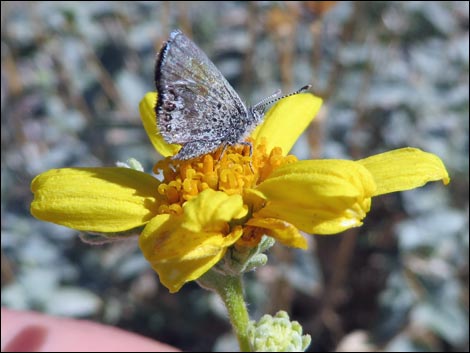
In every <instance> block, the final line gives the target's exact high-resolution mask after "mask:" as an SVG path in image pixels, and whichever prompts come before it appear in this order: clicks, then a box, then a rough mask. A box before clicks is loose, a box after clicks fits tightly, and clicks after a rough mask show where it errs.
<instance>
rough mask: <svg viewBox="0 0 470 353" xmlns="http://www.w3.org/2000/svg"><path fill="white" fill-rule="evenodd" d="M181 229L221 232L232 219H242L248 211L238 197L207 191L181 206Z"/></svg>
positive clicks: (236, 195)
mask: <svg viewBox="0 0 470 353" xmlns="http://www.w3.org/2000/svg"><path fill="white" fill-rule="evenodd" d="M183 209H184V214H185V216H186V218H185V221H184V223H183V227H184V228H186V229H187V230H189V231H191V232H195V233H197V232H201V231H203V230H205V231H209V230H214V231H221V230H223V229H224V227H225V226H226V225H227V222H230V221H231V220H232V219H240V218H242V217H244V216H245V215H246V214H247V213H248V210H247V209H246V207H245V206H243V199H242V197H241V196H240V195H238V194H235V195H231V196H229V195H227V194H226V193H224V192H220V191H215V190H212V189H207V190H204V191H203V192H201V193H200V194H199V195H198V196H197V197H196V198H194V199H192V200H190V201H188V202H186V203H185V205H184V206H183Z"/></svg>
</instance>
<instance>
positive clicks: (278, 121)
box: [252, 93, 323, 155]
mask: <svg viewBox="0 0 470 353" xmlns="http://www.w3.org/2000/svg"><path fill="white" fill-rule="evenodd" d="M322 102H323V101H322V99H321V98H319V97H316V96H314V95H313V94H311V93H301V94H296V95H293V96H290V97H287V98H284V99H281V100H280V101H279V102H278V103H277V104H276V105H275V106H274V107H272V108H271V109H270V110H269V111H268V112H267V113H266V116H265V118H264V122H263V124H261V125H260V126H258V128H257V129H255V131H254V132H253V134H252V138H253V139H254V140H255V144H256V142H258V141H261V140H262V138H264V137H265V138H266V147H267V151H268V153H269V151H271V150H272V149H273V148H274V147H281V148H282V153H283V155H287V154H288V153H289V151H290V150H291V148H292V146H293V145H294V143H295V141H297V139H298V138H299V136H300V135H301V134H302V132H304V130H305V129H306V128H307V126H308V125H309V124H310V122H311V121H312V120H313V118H314V117H315V115H316V114H317V113H318V111H319V110H320V107H321V105H322Z"/></svg>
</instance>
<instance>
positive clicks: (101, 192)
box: [31, 93, 449, 292]
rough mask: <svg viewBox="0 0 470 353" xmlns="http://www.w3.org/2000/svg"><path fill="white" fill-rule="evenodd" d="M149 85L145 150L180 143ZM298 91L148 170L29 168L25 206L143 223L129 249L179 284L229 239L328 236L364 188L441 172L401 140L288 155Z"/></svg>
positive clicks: (362, 203)
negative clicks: (341, 154) (194, 151)
mask: <svg viewBox="0 0 470 353" xmlns="http://www.w3.org/2000/svg"><path fill="white" fill-rule="evenodd" d="M155 102H156V94H155V93H148V94H147V95H146V96H145V97H144V98H143V100H142V102H141V103H140V114H141V118H142V121H143V124H144V127H145V129H146V131H147V134H148V135H149V138H150V141H151V142H152V144H153V146H154V147H155V149H156V150H157V151H158V152H160V153H161V154H162V155H163V156H165V157H170V156H172V155H174V154H176V152H177V151H178V149H179V148H180V147H179V146H177V145H169V144H167V143H166V142H165V141H164V140H163V139H162V137H161V136H160V135H159V134H158V131H157V130H156V123H155V112H154V106H155ZM321 103H322V101H321V99H320V98H317V97H315V96H314V95H312V94H310V93H302V94H298V95H295V96H291V97H288V98H285V99H283V100H281V101H280V102H279V103H277V104H276V105H275V106H274V107H273V108H272V109H271V110H270V111H269V112H268V113H267V114H266V117H265V120H264V122H263V124H261V125H260V126H259V127H258V128H257V129H256V130H255V131H254V132H253V134H252V135H251V137H250V142H251V143H252V145H253V149H252V154H251V155H250V149H249V148H248V147H247V146H244V145H240V146H232V147H228V148H227V149H226V150H225V152H224V153H223V154H222V155H220V154H221V151H220V150H218V151H215V152H214V153H211V154H207V155H204V156H201V157H199V158H196V159H193V160H189V161H175V160H172V159H171V158H165V159H163V160H161V161H159V162H157V163H156V164H155V166H154V168H153V172H154V173H155V174H157V175H160V177H155V176H152V175H149V174H146V173H144V172H141V171H137V170H133V169H130V168H121V167H112V168H65V169H55V170H50V171H47V172H45V173H43V174H41V175H39V176H37V177H36V178H35V179H34V180H33V182H32V184H31V188H32V191H33V193H34V200H33V202H32V204H31V213H32V214H33V215H34V216H35V217H37V218H39V219H41V220H44V221H49V222H53V223H57V224H61V225H64V226H67V227H70V228H74V229H78V230H82V231H88V232H99V233H112V234H114V233H119V232H124V231H129V230H132V229H134V228H139V227H143V230H142V233H141V235H140V238H139V244H140V248H141V250H142V252H143V254H144V256H145V258H146V259H147V260H148V261H149V262H150V264H151V266H152V268H153V269H154V270H155V271H156V272H157V273H158V275H159V277H160V280H161V282H162V283H163V284H164V285H165V286H166V287H167V288H168V289H169V290H170V291H171V292H176V291H178V290H179V289H180V288H181V287H182V286H183V285H184V284H185V283H186V282H188V281H192V280H196V279H198V278H200V277H201V276H202V275H203V274H205V273H206V272H207V271H208V270H209V269H211V268H212V267H213V266H214V265H215V264H216V263H217V262H219V261H220V260H221V259H222V257H223V256H224V255H225V253H226V251H227V249H228V248H230V247H232V246H236V247H238V248H253V247H256V246H257V245H258V243H259V242H260V240H261V237H262V236H263V235H264V234H266V235H269V236H271V237H273V238H274V239H276V240H277V241H279V242H280V243H282V244H284V245H287V246H291V247H296V248H301V249H305V248H307V240H306V239H305V238H304V236H303V235H302V234H301V233H300V231H303V232H306V233H311V234H334V233H338V232H341V231H344V230H346V229H348V228H351V227H357V226H360V225H361V224H362V220H363V218H364V217H365V216H366V214H367V212H368V211H369V209H370V207H371V199H372V197H374V196H378V195H382V194H386V193H390V192H395V191H401V190H408V189H413V188H416V187H419V186H422V185H424V184H425V183H427V182H429V181H436V180H442V181H443V182H444V183H445V184H447V183H448V182H449V176H448V174H447V171H446V169H445V167H444V165H443V163H442V161H441V160H440V159H439V158H438V157H437V156H435V155H433V154H430V153H426V152H423V151H420V150H418V149H415V148H403V149H398V150H394V151H390V152H386V153H382V154H378V155H375V156H372V157H369V158H365V159H362V160H359V161H349V160H306V161H298V160H297V159H296V157H294V156H292V155H287V153H288V152H289V150H290V149H291V147H292V146H293V144H294V142H295V141H296V139H297V138H298V136H299V135H300V134H301V133H302V132H303V131H304V130H305V128H306V127H307V125H308V124H309V123H310V122H311V120H312V119H313V118H314V116H315V115H316V113H317V112H318V110H319V109H320V106H321Z"/></svg>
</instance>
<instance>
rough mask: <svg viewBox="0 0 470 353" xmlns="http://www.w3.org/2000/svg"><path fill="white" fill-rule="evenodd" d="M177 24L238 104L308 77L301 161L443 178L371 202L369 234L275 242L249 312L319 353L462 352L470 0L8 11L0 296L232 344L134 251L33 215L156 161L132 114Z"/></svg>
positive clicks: (218, 311) (252, 280)
mask: <svg viewBox="0 0 470 353" xmlns="http://www.w3.org/2000/svg"><path fill="white" fill-rule="evenodd" d="M175 28H180V29H182V30H183V31H184V32H185V33H186V35H187V36H189V37H191V38H193V39H194V41H195V42H196V43H197V44H198V45H199V46H200V47H201V48H202V49H203V50H204V51H205V52H206V53H207V55H208V56H209V57H210V58H211V59H212V60H213V61H214V63H215V64H216V66H217V67H218V68H220V70H221V71H222V73H223V74H224V75H225V76H226V77H227V79H228V80H229V81H230V82H231V83H232V84H233V86H234V87H235V89H236V90H237V91H238V92H239V94H240V95H241V97H242V98H243V99H244V100H245V101H246V102H247V103H255V102H257V101H258V100H259V99H260V98H263V97H265V96H267V95H269V94H271V93H273V92H274V91H275V90H276V89H277V88H281V89H282V90H283V91H284V92H289V91H291V90H295V89H298V88H299V87H301V86H303V85H305V84H308V83H310V84H312V85H313V91H314V92H315V93H316V94H317V95H318V96H321V97H323V99H324V101H325V104H324V108H323V109H322V111H321V113H320V114H319V116H318V117H317V118H316V120H315V121H314V123H313V124H312V125H311V126H310V127H309V129H308V130H307V131H306V133H305V134H304V135H303V136H302V137H301V138H300V139H299V141H298V143H297V144H296V146H295V147H294V150H293V153H295V154H296V155H297V156H298V157H299V158H300V159H311V158H342V159H359V158H362V157H366V156H369V155H373V154H376V153H380V152H384V151H387V150H391V149H395V148H399V147H405V146H412V147H418V148H421V149H423V150H425V151H428V152H432V153H435V154H436V155H438V156H439V157H441V158H442V160H443V161H444V163H445V165H446V166H447V168H448V171H449V174H450V176H451V179H452V181H451V183H450V184H449V185H448V186H447V187H445V186H444V185H443V184H442V183H431V184H429V185H427V186H426V187H424V188H420V189H417V190H413V191H408V192H403V193H395V194H391V195H386V196H381V197H378V198H374V200H373V204H372V210H371V212H370V213H369V215H368V216H367V218H366V219H365V223H364V225H363V226H362V227H361V228H357V229H352V230H350V231H347V232H345V233H342V234H339V235H334V236H323V237H320V236H312V237H310V239H311V246H310V249H309V250H308V251H296V250H292V249H287V248H284V247H281V246H279V247H278V246H276V247H274V248H273V249H271V251H270V252H269V263H268V265H267V266H265V267H263V268H260V269H258V271H257V272H256V273H251V274H250V275H248V276H247V278H246V292H247V298H248V299H247V300H248V302H249V310H250V313H251V316H252V318H256V319H258V318H259V317H260V316H261V315H263V314H265V313H270V314H275V313H276V312H277V311H278V310H281V309H283V310H286V311H288V312H289V313H290V314H291V318H292V319H294V320H297V321H299V322H300V323H301V324H302V326H303V328H304V331H305V332H307V333H309V334H311V335H312V344H311V346H310V350H311V351H449V352H451V351H468V349H469V346H468V345H469V337H468V335H469V333H468V329H469V327H468V313H469V293H468V290H469V288H468V279H469V265H468V264H469V262H468V257H469V253H468V248H469V231H468V218H469V217H468V212H469V202H468V193H469V178H468V168H469V159H468V156H469V149H468V147H469V146H468V142H469V141H468V140H469V129H468V127H469V120H468V119H469V4H468V2H457V1H456V2H408V1H407V2H367V3H366V2H332V1H315V2H282V1H276V2H271V1H260V2H235V1H225V2H197V3H196V2H91V3H85V2H70V3H61V2H2V3H1V57H2V58H1V65H2V71H1V143H2V145H1V146H2V147H1V190H2V192H1V228H2V234H1V240H2V258H1V259H2V295H1V299H2V305H4V306H7V307H10V308H17V309H31V310H36V311H41V312H46V313H49V314H53V315H65V316H69V317H78V318H86V319H90V320H94V321H98V322H102V323H105V324H108V325H114V326H118V327H121V328H124V329H126V330H129V331H133V332H137V333H140V334H142V335H146V336H149V337H152V338H155V339H158V340H160V341H163V342H166V343H169V344H172V345H174V346H176V347H179V348H181V349H183V350H187V351H207V350H209V351H211V350H213V351H224V350H225V351H226V350H233V349H234V347H236V346H234V344H235V343H234V340H233V338H232V336H231V334H230V326H229V324H228V322H227V320H226V316H225V314H224V312H223V309H222V307H221V305H220V303H219V302H218V301H217V300H216V298H215V297H214V296H213V295H212V294H211V293H209V292H206V291H204V290H202V289H200V288H199V287H198V286H197V285H196V284H194V283H189V284H187V285H185V286H184V287H183V289H182V290H181V291H180V292H179V293H177V294H172V295H171V294H169V293H168V291H167V289H166V288H164V287H162V286H161V285H160V284H159V282H158V277H157V276H156V274H155V273H153V272H152V271H151V269H150V266H149V265H148V264H147V263H146V262H145V260H144V258H143V256H142V255H141V253H140V251H139V249H138V245H137V242H136V241H135V240H134V241H125V242H122V243H118V244H113V245H104V246H90V245H87V244H84V243H82V242H81V241H80V240H79V237H78V236H77V235H78V232H77V231H75V230H71V229H67V228H64V227H60V226H56V225H53V224H49V223H45V222H40V221H38V220H36V219H34V218H33V217H32V216H31V215H30V213H29V204H30V202H31V200H32V194H31V192H30V189H29V185H30V182H31V180H32V178H33V177H34V176H35V175H37V174H39V173H41V172H43V171H46V170H48V169H52V168H61V167H68V166H113V165H115V162H116V161H126V160H127V159H128V158H131V157H134V158H137V159H138V160H140V161H141V162H142V163H143V165H144V166H145V169H146V171H150V170H151V167H152V165H153V163H155V161H157V160H158V159H159V158H161V157H160V156H159V155H158V154H157V153H156V152H155V151H154V150H153V149H152V146H151V144H150V142H149V141H148V140H147V138H146V135H145V132H144V129H143V128H142V126H141V123H140V118H139V116H138V103H139V100H140V99H141V98H142V96H143V95H144V93H145V92H147V91H152V90H154V73H153V69H154V61H155V56H156V53H157V51H158V50H159V48H160V46H161V44H162V43H163V41H164V40H165V39H166V38H167V36H168V34H169V33H170V32H171V30H172V29H175ZM294 123H295V122H293V124H294Z"/></svg>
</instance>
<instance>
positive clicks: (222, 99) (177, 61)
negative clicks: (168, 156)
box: [155, 30, 247, 159]
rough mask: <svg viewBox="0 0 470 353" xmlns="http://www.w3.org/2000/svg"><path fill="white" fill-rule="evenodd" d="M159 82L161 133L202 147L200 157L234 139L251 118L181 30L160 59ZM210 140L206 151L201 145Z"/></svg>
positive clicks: (156, 79) (169, 42)
mask: <svg viewBox="0 0 470 353" xmlns="http://www.w3.org/2000/svg"><path fill="white" fill-rule="evenodd" d="M155 81H156V85H157V92H158V100H157V106H156V114H157V126H158V128H159V130H160V133H161V134H162V136H163V138H164V139H165V140H166V141H167V142H169V143H178V144H182V145H185V144H187V143H191V142H197V145H198V146H199V145H201V146H202V150H201V153H199V155H200V154H204V153H208V152H211V151H212V150H214V149H215V148H214V145H215V144H216V141H224V139H225V137H226V136H227V135H229V134H230V129H231V128H232V126H231V124H233V123H234V121H235V123H236V122H237V121H236V120H237V119H240V120H243V119H244V118H245V117H246V116H247V109H246V107H245V105H244V104H243V103H242V101H241V99H240V98H239V96H238V94H237V93H236V92H235V90H234V89H233V88H232V87H231V86H230V84H229V83H228V82H227V80H226V79H225V78H224V77H223V75H222V74H221V73H220V71H219V70H218V69H217V68H216V67H215V65H214V64H213V63H212V62H211V61H210V60H209V58H208V57H207V56H206V55H205V54H204V53H203V52H202V50H200V49H199V48H198V47H197V46H196V44H194V43H193V42H192V41H191V40H190V39H189V38H187V37H186V36H185V35H184V34H183V33H182V32H181V31H179V30H176V31H173V32H172V33H171V35H170V39H169V40H168V41H167V42H166V43H165V45H164V46H163V48H162V50H161V51H160V53H159V56H158V59H157V64H156V70H155ZM204 140H206V141H213V142H212V143H208V144H207V147H206V148H204V144H203V143H200V141H204ZM218 143H220V142H218ZM216 147H217V146H216ZM180 157H181V156H180ZM190 158H192V157H190ZM181 159H187V158H181Z"/></svg>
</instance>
